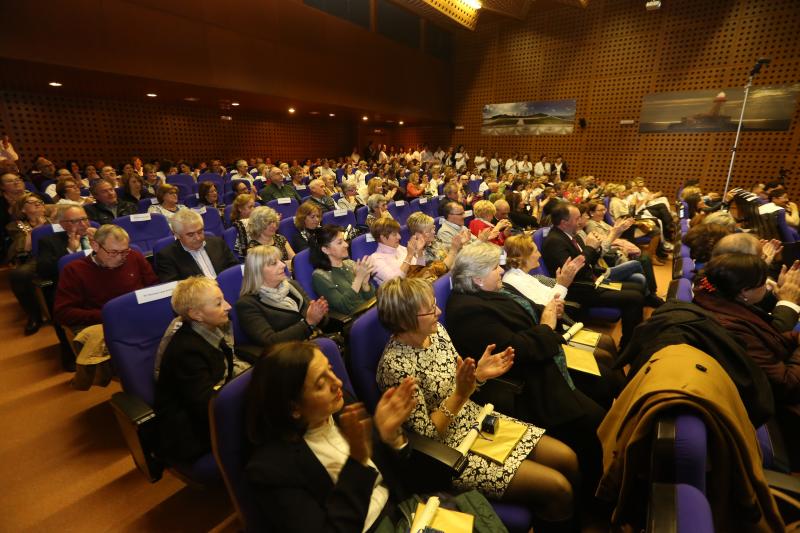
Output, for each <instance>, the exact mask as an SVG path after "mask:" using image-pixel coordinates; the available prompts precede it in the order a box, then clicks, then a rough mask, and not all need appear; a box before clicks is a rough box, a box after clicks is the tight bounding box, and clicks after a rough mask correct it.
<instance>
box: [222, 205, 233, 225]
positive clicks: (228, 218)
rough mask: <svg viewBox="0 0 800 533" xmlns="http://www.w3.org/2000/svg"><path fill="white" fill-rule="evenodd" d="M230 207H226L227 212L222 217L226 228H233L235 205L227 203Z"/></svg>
mask: <svg viewBox="0 0 800 533" xmlns="http://www.w3.org/2000/svg"><path fill="white" fill-rule="evenodd" d="M226 203H227V204H228V205H226V206H225V212H224V213H223V216H222V221H223V222H224V224H225V227H226V228H229V227H231V211H233V204H232V203H230V202H226Z"/></svg>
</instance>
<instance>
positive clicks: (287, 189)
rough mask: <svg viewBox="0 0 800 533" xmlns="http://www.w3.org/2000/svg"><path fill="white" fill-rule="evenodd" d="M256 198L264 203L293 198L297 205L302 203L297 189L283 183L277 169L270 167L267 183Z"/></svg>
mask: <svg viewBox="0 0 800 533" xmlns="http://www.w3.org/2000/svg"><path fill="white" fill-rule="evenodd" d="M258 196H259V197H260V198H261V201H262V202H265V203H266V202H269V201H271V200H276V199H278V198H294V199H295V200H297V203H298V204H299V203H301V202H302V201H303V199H302V198H300V194H299V193H298V192H297V189H295V188H294V187H292V186H291V184H289V183H285V182H284V178H283V173H282V172H281V169H280V168H278V167H272V169H271V170H270V171H269V181H268V182H267V184H266V186H264V188H263V189H261V192H260V193H258Z"/></svg>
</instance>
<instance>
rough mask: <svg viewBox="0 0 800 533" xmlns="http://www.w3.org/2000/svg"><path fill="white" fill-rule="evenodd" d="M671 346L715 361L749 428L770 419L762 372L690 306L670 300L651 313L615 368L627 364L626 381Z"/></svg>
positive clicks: (770, 407) (708, 318)
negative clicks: (744, 411) (736, 396)
mask: <svg viewBox="0 0 800 533" xmlns="http://www.w3.org/2000/svg"><path fill="white" fill-rule="evenodd" d="M673 344H688V345H689V346H693V347H695V348H697V349H698V350H702V351H703V352H705V353H707V354H709V355H710V356H711V357H713V358H714V359H716V360H717V362H718V363H719V364H720V365H721V366H722V368H724V369H725V371H726V372H727V373H728V376H730V378H731V380H733V382H734V384H735V385H736V388H737V389H738V390H739V395H740V396H741V397H742V402H743V403H744V406H745V409H747V413H748V415H750V420H751V421H752V423H753V426H755V427H758V426H760V425H762V424H763V423H765V422H766V421H767V420H768V419H769V418H770V417H771V416H772V414H773V413H774V410H775V408H774V400H773V396H772V389H771V388H770V384H769V381H768V380H767V377H766V375H765V374H764V372H763V371H762V370H761V368H759V366H758V365H757V364H756V363H755V362H753V360H752V359H751V358H750V357H748V355H747V353H746V352H745V350H744V348H743V346H742V345H741V344H739V343H738V342H737V341H736V340H735V339H734V338H733V337H732V336H731V334H730V333H728V332H727V331H726V329H725V328H724V327H722V325H721V324H720V323H719V322H717V320H716V319H715V318H714V315H713V314H711V313H709V312H708V311H706V310H705V309H703V308H701V307H700V306H698V305H695V304H693V303H685V302H679V301H677V300H670V301H669V302H667V303H666V304H664V305H662V306H661V307H659V308H658V309H656V310H655V311H653V314H652V315H651V316H650V319H649V320H648V321H647V322H644V323H642V324H640V325H639V326H637V327H636V329H635V330H634V332H633V336H632V338H631V341H630V343H629V344H628V346H627V347H626V348H625V350H624V351H623V352H622V354H620V356H619V358H618V359H617V362H616V365H615V366H616V367H617V368H622V367H623V366H625V365H627V364H630V365H631V366H630V370H629V371H628V379H629V380H630V379H632V378H633V376H634V375H635V374H636V372H638V371H639V369H640V368H642V366H644V365H645V364H646V363H647V361H648V360H649V359H650V357H651V356H652V355H653V354H654V353H656V352H657V351H659V350H660V349H661V348H664V347H666V346H670V345H673Z"/></svg>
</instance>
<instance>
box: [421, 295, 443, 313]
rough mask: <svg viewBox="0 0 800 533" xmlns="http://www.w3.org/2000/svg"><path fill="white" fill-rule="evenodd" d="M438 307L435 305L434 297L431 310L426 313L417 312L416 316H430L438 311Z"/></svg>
mask: <svg viewBox="0 0 800 533" xmlns="http://www.w3.org/2000/svg"><path fill="white" fill-rule="evenodd" d="M438 309H439V308H438V307H437V306H436V298H434V299H433V311H430V312H428V313H417V316H432V315H435V314H436V311H438Z"/></svg>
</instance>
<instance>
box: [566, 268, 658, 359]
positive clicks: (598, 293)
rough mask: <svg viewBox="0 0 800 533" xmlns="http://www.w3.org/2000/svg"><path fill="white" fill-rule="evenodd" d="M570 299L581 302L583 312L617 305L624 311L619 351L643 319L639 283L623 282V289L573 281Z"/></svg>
mask: <svg viewBox="0 0 800 533" xmlns="http://www.w3.org/2000/svg"><path fill="white" fill-rule="evenodd" d="M569 300H571V301H575V302H578V303H579V304H581V311H582V314H583V313H585V312H586V310H588V309H591V308H593V307H615V308H617V309H619V310H620V312H621V313H622V339H621V340H620V346H619V351H620V353H621V352H622V350H623V349H624V348H625V346H627V344H628V341H629V340H630V338H631V335H633V328H635V327H636V326H638V325H639V323H640V322H641V321H642V309H643V308H644V295H643V294H642V290H641V286H640V285H639V284H637V283H628V282H622V290H619V291H616V290H613V289H603V288H597V289H595V287H594V284H593V283H590V282H589V283H587V282H579V283H573V284H572V285H571V286H570V288H569Z"/></svg>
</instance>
